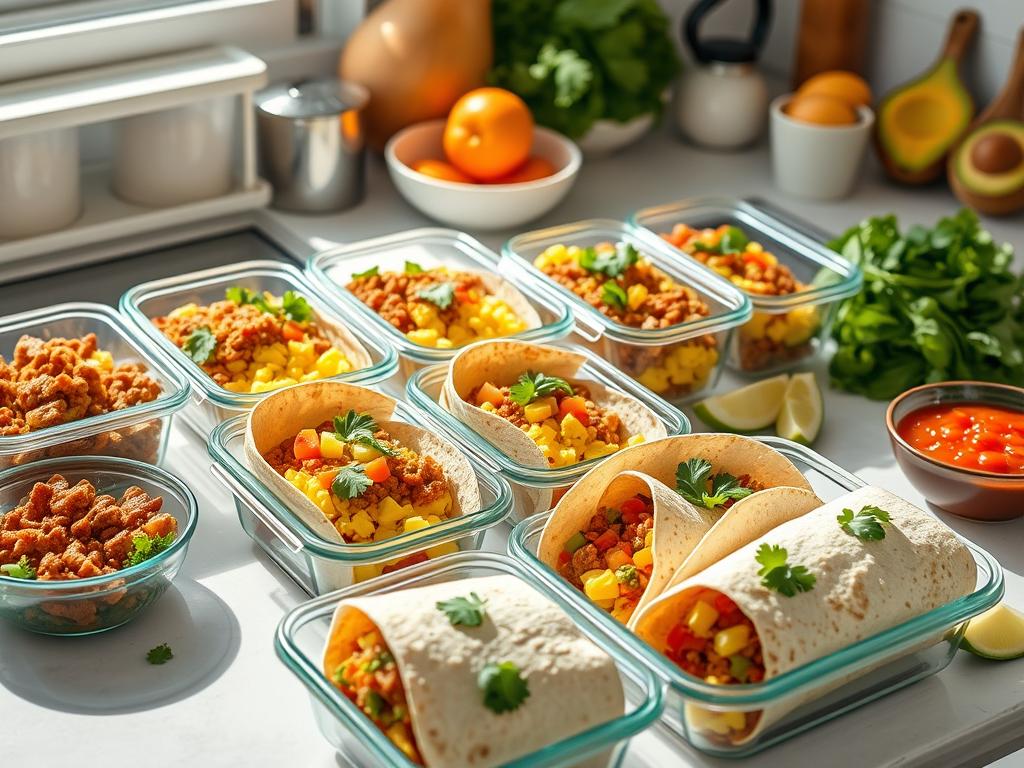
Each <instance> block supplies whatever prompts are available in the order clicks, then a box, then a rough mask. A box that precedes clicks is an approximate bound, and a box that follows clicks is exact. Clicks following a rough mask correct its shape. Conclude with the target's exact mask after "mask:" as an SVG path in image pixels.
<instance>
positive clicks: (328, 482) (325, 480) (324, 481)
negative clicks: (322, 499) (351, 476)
mask: <svg viewBox="0 0 1024 768" xmlns="http://www.w3.org/2000/svg"><path fill="white" fill-rule="evenodd" d="M337 476H338V473H337V472H321V473H320V474H319V475H317V476H316V479H317V482H319V483H320V487H321V488H323V489H324V490H328V491H329V490H330V489H331V486H332V485H334V478H336V477H337Z"/></svg>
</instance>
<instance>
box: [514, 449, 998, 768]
mask: <svg viewBox="0 0 1024 768" xmlns="http://www.w3.org/2000/svg"><path fill="white" fill-rule="evenodd" d="M755 439H757V440H760V441H761V442H763V443H765V444H767V445H769V446H770V447H772V448H774V449H776V450H778V451H779V452H780V453H782V454H783V455H784V456H786V457H787V458H788V459H790V460H791V461H792V462H793V463H794V464H795V465H796V466H797V467H798V468H799V469H800V471H801V472H803V474H804V475H805V476H806V477H807V479H808V481H809V482H810V483H811V485H812V487H813V488H814V491H815V493H816V494H817V495H818V496H819V497H821V498H822V499H824V500H825V501H826V502H827V501H829V500H830V499H834V498H836V497H837V496H840V495H842V494H844V493H846V492H848V491H852V490H854V489H856V488H859V487H862V486H863V485H864V482H863V481H862V480H860V479H859V478H858V477H857V476H856V475H853V474H851V473H849V472H847V471H846V470H844V469H842V468H840V467H838V466H836V465H835V464H833V463H832V462H830V461H829V460H828V459H825V458H824V457H822V456H821V455H819V454H817V453H815V452H814V451H812V450H810V449H809V448H805V447H803V446H801V445H799V444H797V443H793V442H790V441H789V440H784V439H782V438H777V437H758V438H755ZM547 517H548V514H547V513H541V514H538V515H534V516H533V517H531V518H529V519H527V520H524V521H522V522H521V523H519V524H518V525H517V526H516V527H515V528H514V529H513V531H512V533H511V535H510V536H509V544H508V549H509V554H510V555H512V556H513V557H515V558H516V559H518V560H521V561H522V562H524V563H525V564H526V566H527V567H528V568H529V570H530V571H531V572H532V573H533V574H535V575H536V577H537V578H538V580H540V581H542V582H544V583H545V584H547V585H548V586H550V587H551V588H552V589H554V590H555V591H557V592H558V593H559V595H561V596H562V598H563V599H564V600H566V601H567V602H569V603H571V604H572V605H573V607H574V608H576V609H577V610H578V611H580V612H582V613H586V614H587V616H588V617H589V618H591V620H594V621H600V622H601V623H602V625H603V626H604V627H605V628H606V629H607V630H608V631H614V632H615V633H616V635H617V636H618V637H619V639H620V640H621V641H622V642H623V643H624V644H625V645H626V646H627V647H628V648H629V649H630V652H631V653H633V654H634V655H635V656H636V657H638V658H640V659H641V660H642V661H643V662H644V663H645V664H647V665H648V666H650V667H651V668H652V669H653V670H654V671H655V672H656V673H657V674H658V676H659V677H660V678H662V679H663V680H664V681H665V682H666V683H667V684H668V690H667V693H666V706H665V712H664V715H663V716H662V719H661V722H660V724H659V726H660V729H661V730H664V731H666V732H668V733H669V734H671V735H674V736H675V737H676V738H679V739H682V740H684V741H686V742H688V743H690V744H692V745H693V746H694V747H696V748H697V749H699V750H700V751H702V752H705V753H707V754H710V755H715V756H718V757H746V756H749V755H752V754H755V753H757V752H760V751H761V750H763V749H765V748H767V747H770V746H772V745H773V744H777V743H779V742H781V741H784V740H786V739H788V738H791V737H793V736H796V735H797V734H799V733H802V732H804V731H806V730H808V729H810V728H814V727H815V726H817V725H821V724H822V723H825V722H827V721H829V720H831V719H833V718H835V717H838V716H839V715H842V714H844V713H846V712H849V711H850V710H853V709H856V708H857V707H859V706H862V705H864V704H867V703H869V702H871V701H874V700H875V699H877V698H879V697H881V696H884V695H886V694H888V693H891V692H893V691H896V690H898V689H900V688H903V687H905V686H907V685H910V684H911V683H914V682H916V681H918V680H921V679H923V678H925V677H928V676H929V675H933V674H935V673H936V672H939V671H941V670H943V669H945V667H946V666H947V665H948V664H949V663H950V662H951V661H952V660H953V656H954V655H955V654H956V651H957V648H958V647H959V645H960V640H961V638H962V637H963V634H964V631H965V630H966V628H967V620H968V619H970V618H971V617H973V616H977V615H978V614H980V613H983V612H984V611H986V610H988V609H989V608H991V607H992V606H994V605H995V604H996V603H998V602H999V600H1000V599H1001V598H1002V596H1003V573H1002V569H1001V568H1000V566H999V563H998V562H996V560H995V558H993V557H992V556H991V555H990V554H988V553H987V552H985V551H984V550H982V549H980V548H978V547H976V546H974V545H973V544H971V543H970V542H967V541H965V542H964V543H965V544H966V546H967V547H968V549H969V550H970V552H971V554H972V555H973V556H974V560H975V563H976V564H977V567H978V581H977V587H976V589H975V591H974V592H973V593H972V594H970V595H967V596H966V597H962V598H958V599H957V600H954V601H952V602H950V603H947V604H945V605H943V606H940V607H939V608H936V609H934V610H932V611H929V612H928V613H925V614H922V615H920V616H917V617H915V618H913V619H911V620H909V621H906V622H904V623H902V624H899V625H897V626H895V627H892V628H890V629H887V630H885V631H883V632H879V633H878V634H876V635H873V636H872V637H869V638H866V639H864V640H861V641H859V642H856V643H853V644H851V645H848V646H846V647H845V648H843V649H841V650H839V651H836V652H835V653H832V654H829V655H827V656H824V657H822V658H819V659H816V660H814V661H812V662H809V663H807V664H804V665H803V666H800V667H797V668H795V669H792V670H789V671H788V672H785V673H783V674H781V675H778V676H777V677H773V678H770V679H768V680H765V681H764V682H760V683H748V684H744V685H713V684H710V683H706V682H704V681H702V680H699V679H697V678H695V677H692V676H690V675H688V674H686V673H685V672H683V671H682V670H681V669H680V668H679V667H678V666H676V665H675V664H674V663H673V662H672V661H671V660H669V659H668V658H667V657H666V656H663V655H662V654H660V653H658V652H657V651H655V650H654V649H653V648H652V647H650V646H649V645H647V644H646V643H645V642H643V641H641V640H640V639H639V638H638V637H637V636H636V635H634V634H633V633H631V632H629V631H628V630H626V628H625V626H623V625H622V624H620V623H618V622H617V621H616V620H615V619H613V618H612V617H611V615H610V614H608V613H607V612H605V611H603V610H602V609H600V608H599V607H597V606H596V605H594V604H593V603H592V602H590V600H589V599H587V597H586V596H585V595H584V594H583V593H582V592H580V591H578V590H577V589H575V588H574V587H573V586H572V585H570V584H568V583H567V582H566V581H565V580H564V579H563V578H562V577H561V576H559V575H558V574H557V573H555V572H554V571H553V570H551V569H550V568H548V567H547V566H546V565H544V564H543V563H542V562H541V561H540V560H539V559H538V558H537V556H536V553H537V546H538V545H539V543H540V537H541V533H542V531H543V529H544V524H545V523H546V521H547ZM851 676H853V679H852V680H851V679H850V677H851ZM796 697H801V699H802V700H804V701H805V702H806V703H803V704H801V705H800V706H799V707H798V708H796V709H795V710H794V711H792V712H790V713H789V714H788V715H786V716H785V717H783V718H782V720H780V721H779V722H777V723H775V724H773V725H770V726H769V727H768V728H767V729H766V730H765V731H763V732H762V733H760V734H759V735H757V736H756V737H755V738H753V739H751V740H750V741H749V742H747V743H744V744H741V745H730V744H724V743H723V740H722V739H721V738H716V737H715V734H714V732H713V730H711V729H710V728H709V727H708V721H709V720H710V719H711V718H710V717H709V714H710V713H715V714H721V713H727V712H740V713H747V712H752V711H760V710H763V709H765V708H767V707H771V706H773V705H777V704H784V703H785V702H786V701H787V700H792V699H795V698H796ZM808 697H809V698H810V700H809V701H808V700H807V698H808Z"/></svg>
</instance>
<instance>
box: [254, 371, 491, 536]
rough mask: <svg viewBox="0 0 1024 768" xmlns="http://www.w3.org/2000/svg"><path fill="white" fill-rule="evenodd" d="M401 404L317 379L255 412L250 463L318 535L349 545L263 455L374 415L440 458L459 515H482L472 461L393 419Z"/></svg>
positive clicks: (402, 439) (409, 443) (410, 444)
mask: <svg viewBox="0 0 1024 768" xmlns="http://www.w3.org/2000/svg"><path fill="white" fill-rule="evenodd" d="M395 405H396V401H395V400H393V399H392V398H390V397H388V396H386V395H382V394H380V393H378V392H374V391H373V390H370V389H366V388H365V387H357V386H355V385H353V384H344V383H342V382H338V381H311V382H309V383H307V384H299V385H297V386H294V387H288V388H287V389H282V390H278V391H277V392H273V393H272V394H270V395H268V396H267V397H265V398H264V399H263V400H261V401H260V402H259V404H257V405H256V407H254V408H253V409H252V410H251V411H250V412H249V418H248V420H247V422H246V429H245V461H246V464H247V465H248V466H249V469H251V470H252V472H253V474H254V475H256V477H257V478H258V479H259V480H260V481H261V482H262V483H263V484H264V485H266V486H267V488H269V489H270V490H271V492H273V494H274V495H275V496H277V497H278V498H279V499H281V501H283V502H284V503H285V505H286V506H287V507H288V508H289V509H290V510H291V511H292V512H294V513H295V514H296V515H297V516H298V517H299V518H300V519H301V520H302V521H303V522H304V523H305V524H306V525H307V526H309V528H310V529H311V530H312V531H313V532H314V533H316V534H317V535H319V536H320V537H321V538H323V539H325V540H326V541H329V542H333V543H337V544H341V543H344V538H342V536H341V534H340V533H338V530H337V529H336V528H335V527H334V525H333V524H332V523H331V521H330V520H328V519H327V517H326V516H325V515H324V514H323V512H321V511H320V509H319V507H317V506H316V504H314V503H313V502H312V501H310V500H309V499H308V498H306V495H305V494H304V493H303V492H302V491H300V490H299V489H298V488H296V487H295V486H294V485H292V484H291V483H289V482H288V481H287V480H285V479H284V477H282V476H281V475H279V474H278V473H277V472H275V471H274V470H273V468H272V467H271V466H270V465H269V464H268V463H267V461H266V459H264V458H263V454H265V453H267V452H268V451H269V450H271V449H272V448H275V447H276V446H278V445H280V444H281V442H282V441H284V440H287V439H290V438H292V437H294V436H295V435H296V434H298V432H299V430H302V429H308V428H311V427H317V426H319V425H320V424H321V423H322V422H324V421H327V420H329V419H333V418H334V417H335V416H341V415H344V414H345V412H346V411H349V410H354V411H358V412H359V413H368V414H369V415H370V416H372V417H373V418H374V419H375V420H376V421H377V424H379V425H380V428H381V429H384V430H386V431H387V432H388V433H390V434H391V436H392V437H394V438H395V439H396V440H397V441H398V442H399V443H400V444H401V445H404V446H405V447H407V448H409V449H410V450H413V451H415V452H416V453H418V454H420V455H427V456H433V457H434V459H435V460H437V462H438V463H439V464H440V465H441V466H442V468H443V469H444V474H445V477H446V478H447V480H448V489H449V490H450V491H451V495H452V516H453V517H454V516H456V515H464V514H470V513H472V512H476V511H478V510H479V509H480V508H481V506H482V505H481V501H480V494H479V489H478V485H477V482H476V477H475V476H474V474H473V467H472V466H471V465H470V463H469V461H468V459H466V457H465V456H464V455H463V454H462V453H461V452H460V451H459V450H458V449H456V448H455V446H453V445H452V444H451V443H449V442H447V441H446V440H442V439H441V438H439V437H437V436H436V435H433V434H431V433H430V432H428V431H427V430H425V429H422V428H421V427H417V426H413V425H412V424H408V423H406V422H404V421H396V420H393V418H392V417H393V416H394V410H395Z"/></svg>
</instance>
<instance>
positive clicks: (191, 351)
mask: <svg viewBox="0 0 1024 768" xmlns="http://www.w3.org/2000/svg"><path fill="white" fill-rule="evenodd" d="M181 349H182V351H183V352H184V353H185V354H186V355H188V356H189V358H190V359H191V360H192V362H194V363H198V364H199V365H202V364H203V363H205V362H206V361H207V360H209V359H210V357H211V356H212V355H213V353H214V351H215V350H216V349H217V337H216V336H214V335H213V331H211V330H210V326H208V325H204V326H202V327H200V328H196V329H195V330H194V331H192V333H191V334H189V337H188V338H187V339H185V344H184V345H183V346H182V348H181Z"/></svg>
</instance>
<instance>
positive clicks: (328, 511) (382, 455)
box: [245, 382, 481, 567]
mask: <svg viewBox="0 0 1024 768" xmlns="http://www.w3.org/2000/svg"><path fill="white" fill-rule="evenodd" d="M395 404H396V403H395V401H394V400H393V399H392V398H390V397H387V396H385V395H382V394H379V393H377V392H374V391H372V390H369V389H365V388H363V387H358V386H354V385H351V384H343V383H340V382H311V383H309V384H302V385H300V386H296V387H290V388H288V389H283V390H281V391H279V392H275V393H273V394H271V395H269V396H268V397H266V398H265V399H264V400H262V401H261V402H260V403H259V404H258V405H257V406H256V407H255V408H253V409H252V411H250V413H249V419H248V423H247V428H246V434H245V459H246V463H247V464H248V465H249V467H250V469H252V471H253V473H254V474H255V475H256V476H257V477H258V478H259V479H260V480H261V481H262V482H263V483H264V484H265V485H266V486H267V487H268V488H269V489H270V490H271V491H272V492H273V493H274V494H275V495H276V496H277V497H278V498H280V499H281V500H282V501H283V502H284V503H285V504H286V505H287V506H288V507H289V509H291V510H292V511H293V512H295V514H296V515H297V516H298V517H299V518H300V519H301V520H302V521H303V522H305V523H306V525H308V526H309V527H310V528H311V529H312V530H313V531H314V532H315V533H317V534H319V535H320V536H321V537H322V538H324V539H326V540H327V541H332V542H336V543H342V542H346V543H366V542H372V541H381V540H383V539H387V538H390V537H392V536H397V535H399V534H402V533H409V532H413V531H417V530H420V529H422V528H426V527H427V526H429V525H433V524H435V523H439V522H441V521H442V520H446V519H449V518H452V517H455V516H457V515H462V514H467V513H471V512H476V511H477V510H479V509H480V507H481V500H480V495H479V491H478V485H477V482H476V478H475V476H474V474H473V468H472V467H471V466H470V464H469V461H468V460H467V459H466V457H465V456H464V455H463V454H462V453H461V452H460V451H459V450H458V449H456V448H455V447H454V446H453V445H451V444H450V443H448V442H447V441H445V440H442V439H441V438H439V437H437V436H436V435H434V434H432V433H430V432H428V431H427V430H425V429H422V428H421V427H417V426H414V425H412V424H409V423H407V422H404V421H399V420H396V419H395V418H394V410H395ZM454 549H455V545H454V544H447V545H440V547H437V548H432V550H436V551H430V552H429V553H418V554H417V556H416V557H415V558H414V559H412V560H411V561H410V562H404V561H403V562H401V563H399V564H397V565H398V566H399V567H400V566H403V565H409V564H411V563H412V562H419V561H421V560H425V559H427V557H428V556H436V555H440V554H446V553H447V552H448V551H454Z"/></svg>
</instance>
